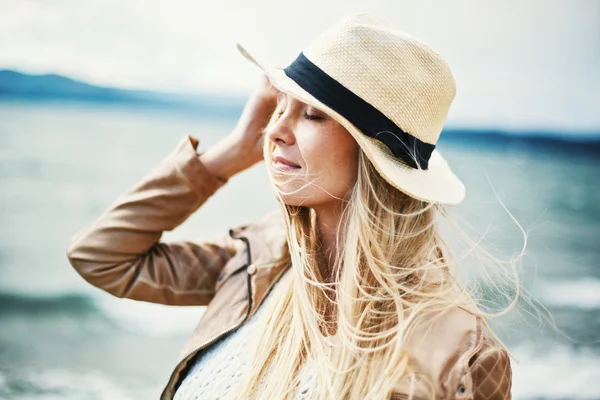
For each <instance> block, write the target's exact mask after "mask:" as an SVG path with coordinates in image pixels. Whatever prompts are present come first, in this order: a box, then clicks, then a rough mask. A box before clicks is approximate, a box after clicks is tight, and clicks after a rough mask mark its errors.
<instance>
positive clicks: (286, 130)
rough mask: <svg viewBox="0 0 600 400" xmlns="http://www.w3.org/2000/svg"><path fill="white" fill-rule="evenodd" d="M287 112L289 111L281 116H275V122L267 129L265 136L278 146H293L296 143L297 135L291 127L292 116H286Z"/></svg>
mask: <svg viewBox="0 0 600 400" xmlns="http://www.w3.org/2000/svg"><path fill="white" fill-rule="evenodd" d="M287 114H289V113H288V112H284V113H283V114H282V115H280V116H279V117H277V116H274V117H273V118H276V119H274V121H275V122H272V123H271V125H270V126H268V127H267V128H266V129H265V136H266V137H267V138H268V139H269V140H270V141H271V142H273V143H275V144H276V145H278V146H286V145H287V146H292V145H293V144H294V143H296V136H295V135H294V132H293V131H292V129H291V127H290V125H291V118H289V117H286V115H287Z"/></svg>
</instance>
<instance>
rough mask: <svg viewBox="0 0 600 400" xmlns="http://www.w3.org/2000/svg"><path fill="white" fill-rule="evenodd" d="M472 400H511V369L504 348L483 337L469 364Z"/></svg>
mask: <svg viewBox="0 0 600 400" xmlns="http://www.w3.org/2000/svg"><path fill="white" fill-rule="evenodd" d="M470 369H471V376H472V379H473V393H474V400H507V399H508V400H509V399H511V387H512V369H511V366H510V357H509V355H508V353H507V351H506V350H505V349H504V348H501V347H499V346H497V345H495V344H494V343H493V342H492V340H491V339H490V338H489V337H487V336H485V335H484V336H483V345H482V348H481V350H480V351H479V352H478V353H477V354H476V356H475V357H474V359H473V360H472V364H471V367H470Z"/></svg>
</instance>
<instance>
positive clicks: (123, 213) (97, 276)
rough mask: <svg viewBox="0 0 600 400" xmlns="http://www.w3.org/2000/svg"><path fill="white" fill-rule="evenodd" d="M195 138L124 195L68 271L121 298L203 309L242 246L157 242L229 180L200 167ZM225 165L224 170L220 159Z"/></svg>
mask: <svg viewBox="0 0 600 400" xmlns="http://www.w3.org/2000/svg"><path fill="white" fill-rule="evenodd" d="M197 145H198V141H197V140H196V139H195V138H193V137H188V136H186V137H184V138H183V139H182V140H181V141H180V143H179V145H178V146H177V148H176V149H175V151H173V152H172V153H171V154H170V155H169V156H167V157H166V158H165V159H164V160H162V162H161V163H160V164H159V165H158V166H156V167H155V168H154V169H153V170H152V171H151V172H150V173H149V174H148V175H147V176H145V177H144V178H143V179H142V180H141V181H140V182H138V183H137V184H136V185H135V186H133V187H132V188H131V189H130V190H128V191H126V192H125V193H124V194H122V195H121V196H120V197H119V198H117V200H116V201H115V202H114V203H113V204H112V205H111V206H110V207H109V208H108V209H107V210H106V211H104V212H103V213H102V214H101V215H100V216H99V217H98V218H97V219H96V220H95V221H94V222H93V223H92V224H91V226H89V227H87V228H86V229H84V230H82V231H80V232H79V233H78V234H77V235H75V237H73V239H72V240H71V243H70V244H69V247H68V249H67V255H68V258H69V261H70V262H71V265H72V266H73V267H74V268H75V270H76V271H77V272H78V273H79V274H80V275H81V276H82V277H83V278H84V279H85V280H86V281H88V282H89V283H91V284H92V285H94V286H96V287H98V288H100V289H103V290H105V291H107V292H109V293H111V294H113V295H115V296H117V297H127V298H131V299H135V300H142V301H149V302H155V303H162V304H175V305H205V304H207V303H208V302H209V301H210V299H211V298H212V296H213V294H214V287H215V282H216V279H217V276H218V274H219V272H220V270H221V268H222V267H223V266H224V265H225V264H226V263H227V261H228V260H229V259H230V258H231V257H233V256H234V255H235V254H236V252H237V251H238V250H239V249H240V243H239V242H240V241H238V240H234V239H232V238H230V237H229V236H228V235H221V236H219V237H217V238H215V239H213V240H210V241H208V240H207V241H184V242H174V243H164V242H159V240H160V238H161V236H162V233H163V232H164V231H170V230H172V229H174V228H176V227H177V226H178V225H180V224H181V223H183V222H184V221H185V220H186V219H187V218H188V217H189V216H190V215H191V214H192V213H193V212H194V211H196V210H197V209H198V208H199V207H200V206H201V205H202V204H203V203H204V202H205V201H206V200H207V199H208V198H209V197H210V196H211V195H212V194H213V193H215V192H216V191H217V189H218V188H220V187H221V186H222V185H223V184H224V183H225V182H226V180H227V178H219V177H218V176H217V174H216V173H213V172H211V171H209V170H208V169H207V168H206V166H205V165H204V164H203V163H202V161H201V159H200V157H199V156H198V154H196V146H197ZM222 161H223V162H224V164H227V162H226V161H227V160H226V159H225V158H224V157H223V158H222ZM242 244H243V243H242Z"/></svg>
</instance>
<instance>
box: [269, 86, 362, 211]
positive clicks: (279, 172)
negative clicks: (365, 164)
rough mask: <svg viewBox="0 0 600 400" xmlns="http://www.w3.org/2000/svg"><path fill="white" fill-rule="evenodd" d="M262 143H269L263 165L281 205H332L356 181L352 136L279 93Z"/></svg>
mask: <svg viewBox="0 0 600 400" xmlns="http://www.w3.org/2000/svg"><path fill="white" fill-rule="evenodd" d="M265 140H269V141H271V142H272V143H273V144H274V146H273V147H274V149H273V153H272V154H271V160H269V161H268V162H270V165H269V166H270V167H271V168H272V171H273V174H274V175H275V178H276V182H278V184H277V186H278V188H279V189H280V192H281V195H282V198H283V201H284V202H285V204H288V205H302V206H306V207H312V208H315V207H319V206H323V205H326V204H328V203H332V202H333V203H335V202H338V201H339V199H343V198H345V196H346V195H347V193H348V191H349V190H350V189H351V188H352V187H353V186H354V183H355V182H356V175H357V167H358V144H357V143H356V141H355V140H354V138H353V137H352V135H350V133H348V131H347V130H346V129H345V128H344V127H343V126H342V125H341V124H339V123H338V122H337V121H335V120H334V119H333V118H331V117H329V116H328V115H327V114H325V112H323V111H321V110H319V109H317V108H315V107H312V106H310V105H308V104H306V103H303V102H301V101H299V100H297V99H295V98H293V97H291V96H289V95H287V94H285V93H283V92H279V95H278V98H277V107H276V109H275V115H274V116H273V119H272V120H271V123H270V125H269V126H268V127H267V128H266V130H265ZM286 163H291V164H292V166H289V165H286ZM279 182H281V183H279Z"/></svg>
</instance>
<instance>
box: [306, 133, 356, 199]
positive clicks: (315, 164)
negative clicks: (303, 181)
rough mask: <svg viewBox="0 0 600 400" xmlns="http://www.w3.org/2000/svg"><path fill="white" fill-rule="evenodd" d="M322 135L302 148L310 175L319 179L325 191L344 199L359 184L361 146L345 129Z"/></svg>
mask: <svg viewBox="0 0 600 400" xmlns="http://www.w3.org/2000/svg"><path fill="white" fill-rule="evenodd" d="M319 133H320V134H318V135H313V136H311V137H310V140H307V141H306V142H304V143H303V144H302V148H301V150H302V152H303V157H304V160H305V162H306V165H307V167H308V168H307V173H308V174H309V175H310V176H318V177H319V182H320V185H319V186H321V187H323V189H325V190H327V191H328V192H330V193H331V194H332V195H335V196H338V197H343V196H344V195H345V194H346V192H347V191H348V189H349V188H351V187H352V186H353V185H354V183H355V182H356V175H357V172H356V169H357V165H358V145H357V144H356V141H355V140H354V138H353V137H352V136H351V135H350V134H349V133H348V132H347V131H346V130H345V129H343V128H342V127H341V126H338V127H337V129H330V130H328V131H326V132H319ZM306 139H309V138H308V137H307V138H306ZM310 176H309V178H310Z"/></svg>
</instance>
